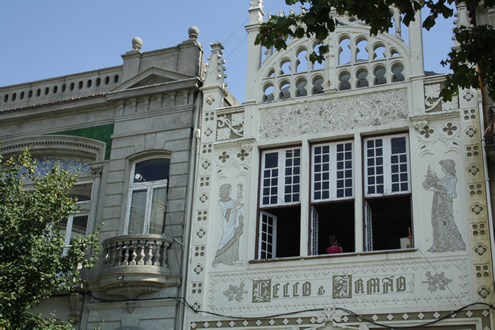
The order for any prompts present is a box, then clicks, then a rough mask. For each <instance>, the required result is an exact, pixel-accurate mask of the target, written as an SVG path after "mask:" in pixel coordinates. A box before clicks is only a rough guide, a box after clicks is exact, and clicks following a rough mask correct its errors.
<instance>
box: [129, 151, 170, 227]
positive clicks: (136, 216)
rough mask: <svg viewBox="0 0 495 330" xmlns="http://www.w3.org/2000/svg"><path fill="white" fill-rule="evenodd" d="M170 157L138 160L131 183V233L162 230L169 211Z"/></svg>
mask: <svg viewBox="0 0 495 330" xmlns="http://www.w3.org/2000/svg"><path fill="white" fill-rule="evenodd" d="M169 168H170V160H169V159H167V158H155V159H148V160H144V161H141V162H137V163H135V164H134V166H133V169H132V174H131V183H130V185H129V200H128V209H127V223H126V229H125V232H126V233H127V234H162V233H163V230H164V225H165V216H166V211H167V184H168V174H169Z"/></svg>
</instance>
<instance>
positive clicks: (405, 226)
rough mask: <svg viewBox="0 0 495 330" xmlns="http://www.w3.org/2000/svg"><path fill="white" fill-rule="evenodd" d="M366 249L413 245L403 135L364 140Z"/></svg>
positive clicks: (405, 143) (409, 188)
mask: <svg viewBox="0 0 495 330" xmlns="http://www.w3.org/2000/svg"><path fill="white" fill-rule="evenodd" d="M363 149H364V154H365V155H364V163H365V196H364V202H365V214H364V218H365V219H364V222H365V248H366V250H367V251H378V250H390V249H400V248H411V247H413V242H412V237H411V232H412V228H411V226H412V217H411V183H410V173H409V172H410V165H409V164H410V160H409V145H408V139H407V135H406V134H402V135H390V136H383V137H373V138H367V139H365V140H364V148H363Z"/></svg>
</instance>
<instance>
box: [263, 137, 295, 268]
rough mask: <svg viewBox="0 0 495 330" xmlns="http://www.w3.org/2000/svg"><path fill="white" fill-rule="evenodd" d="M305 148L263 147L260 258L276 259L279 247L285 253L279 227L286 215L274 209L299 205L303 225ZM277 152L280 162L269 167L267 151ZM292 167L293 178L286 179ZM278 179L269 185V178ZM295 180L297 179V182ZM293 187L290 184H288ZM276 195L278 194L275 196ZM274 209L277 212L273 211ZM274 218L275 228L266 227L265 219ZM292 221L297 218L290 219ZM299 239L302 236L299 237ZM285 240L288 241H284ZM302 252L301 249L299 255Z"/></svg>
mask: <svg viewBox="0 0 495 330" xmlns="http://www.w3.org/2000/svg"><path fill="white" fill-rule="evenodd" d="M302 151H303V148H302V146H300V145H293V146H288V147H284V148H274V149H265V150H260V156H261V160H260V175H259V188H260V193H259V196H258V197H259V198H258V208H259V211H258V218H257V237H256V258H257V259H260V260H264V259H275V258H279V257H277V251H281V252H280V253H284V252H286V251H283V250H284V249H277V244H279V243H280V242H283V240H278V239H277V231H278V230H279V229H280V228H282V227H280V226H281V224H282V222H287V221H285V220H286V219H279V216H278V215H277V214H274V213H278V212H284V211H286V210H292V209H294V208H298V209H299V226H300V213H301V176H302V173H301V168H302V162H301V161H302ZM288 152H292V153H293V156H292V157H288ZM271 153H272V154H273V153H276V154H277V166H271V167H268V168H267V167H266V157H265V155H267V154H271ZM288 161H289V162H291V165H292V166H288V164H287V162H288ZM288 169H290V172H291V174H290V177H291V178H292V180H290V181H291V182H289V183H287V182H286V179H285V177H286V173H287V170H288ZM273 171H276V172H277V175H276V176H274V175H272V174H273ZM267 172H270V175H269V176H266V174H267ZM274 178H275V179H276V181H277V183H276V184H273V182H270V184H269V185H265V183H266V182H265V180H273V179H274ZM294 180H295V181H296V182H294ZM288 187H290V188H288ZM264 189H269V190H276V194H275V195H274V194H273V191H270V193H269V194H264ZM286 189H289V190H290V192H289V194H288V196H289V201H287V200H286V196H287V194H286ZM274 196H275V197H274ZM265 197H266V198H271V199H273V198H275V201H268V202H267V203H264V198H265ZM272 212H274V213H272ZM264 218H271V219H272V221H273V223H272V224H271V228H272V230H271V232H267V231H265V230H264V226H263V224H264V223H263V219H264ZM289 221H291V222H292V221H293V220H292V219H290V220H289ZM265 236H271V237H273V238H274V240H273V241H272V242H271V243H269V244H270V246H271V248H272V249H271V250H266V249H264V246H263V243H264V240H263V237H265ZM297 241H299V238H298V239H297ZM280 244H284V243H280ZM268 255H269V256H270V257H267V258H262V256H268ZM299 255H300V251H299V253H298V255H297V256H299Z"/></svg>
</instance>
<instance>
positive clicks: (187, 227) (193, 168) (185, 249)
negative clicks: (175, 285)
mask: <svg viewBox="0 0 495 330" xmlns="http://www.w3.org/2000/svg"><path fill="white" fill-rule="evenodd" d="M202 95H203V93H198V97H197V98H196V101H195V107H194V115H193V125H194V131H193V132H192V140H191V150H190V154H189V176H188V178H187V201H186V213H185V217H184V220H185V224H184V231H183V233H184V235H183V240H182V282H181V289H180V295H179V298H182V299H185V298H186V287H187V279H188V276H187V274H188V270H189V252H190V251H191V246H190V241H192V240H190V237H191V228H192V226H191V222H192V221H193V219H192V218H193V217H192V211H193V210H192V208H193V198H194V187H195V186H194V183H195V182H196V176H197V175H196V174H197V173H196V172H197V168H198V167H197V164H196V162H197V159H198V157H197V156H198V153H199V148H197V141H198V140H199V138H200V135H199V134H200V130H199V116H200V107H201V105H202V104H203V97H202ZM184 310H185V305H184V303H183V302H182V301H181V302H180V303H179V308H178V311H177V320H176V322H178V321H179V320H180V321H181V323H182V324H181V325H182V327H181V328H182V329H186V326H185V320H184V315H185V312H184ZM181 328H177V329H181Z"/></svg>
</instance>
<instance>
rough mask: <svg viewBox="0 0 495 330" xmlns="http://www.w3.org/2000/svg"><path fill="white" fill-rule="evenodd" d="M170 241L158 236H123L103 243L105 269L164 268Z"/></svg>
mask: <svg viewBox="0 0 495 330" xmlns="http://www.w3.org/2000/svg"><path fill="white" fill-rule="evenodd" d="M169 245H170V241H168V240H166V239H165V238H163V237H162V236H160V235H124V236H118V237H113V238H111V239H107V240H105V242H103V249H104V252H105V264H104V267H105V268H109V267H116V266H138V267H139V266H141V265H142V266H161V267H166V262H167V253H166V252H167V248H168V246H169Z"/></svg>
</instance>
